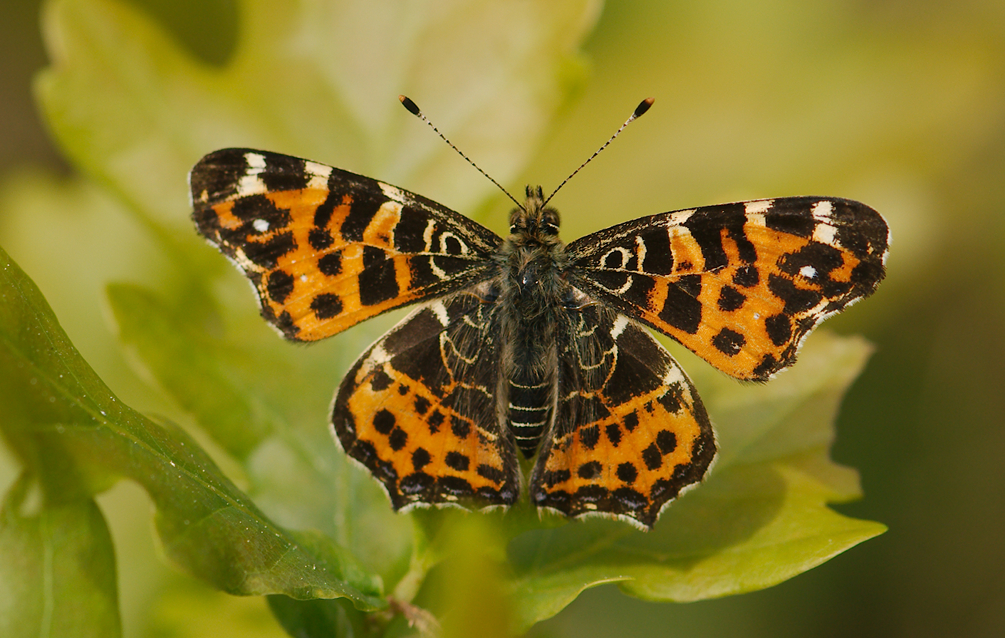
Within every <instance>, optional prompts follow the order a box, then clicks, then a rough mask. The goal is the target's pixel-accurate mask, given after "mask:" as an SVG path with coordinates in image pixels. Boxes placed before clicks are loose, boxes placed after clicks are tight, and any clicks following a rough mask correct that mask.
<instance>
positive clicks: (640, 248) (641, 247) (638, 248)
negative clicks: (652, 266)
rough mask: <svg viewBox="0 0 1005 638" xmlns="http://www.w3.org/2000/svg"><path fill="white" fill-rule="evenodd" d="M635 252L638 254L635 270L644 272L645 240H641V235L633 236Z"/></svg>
mask: <svg viewBox="0 0 1005 638" xmlns="http://www.w3.org/2000/svg"><path fill="white" fill-rule="evenodd" d="M635 254H636V255H638V258H639V262H638V266H637V267H636V270H638V271H639V272H645V271H646V269H645V263H646V242H644V241H642V237H639V236H636V237H635Z"/></svg>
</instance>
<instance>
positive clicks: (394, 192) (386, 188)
mask: <svg viewBox="0 0 1005 638" xmlns="http://www.w3.org/2000/svg"><path fill="white" fill-rule="evenodd" d="M377 184H379V185H380V190H381V192H382V193H384V196H385V197H387V198H388V199H393V200H394V201H396V202H402V203H404V201H405V194H404V193H402V192H401V190H400V189H398V188H395V187H394V186H391V185H390V184H385V183H384V182H377Z"/></svg>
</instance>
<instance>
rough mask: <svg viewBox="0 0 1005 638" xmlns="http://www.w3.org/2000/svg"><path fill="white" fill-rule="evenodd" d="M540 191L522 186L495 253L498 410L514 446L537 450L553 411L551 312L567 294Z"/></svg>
mask: <svg viewBox="0 0 1005 638" xmlns="http://www.w3.org/2000/svg"><path fill="white" fill-rule="evenodd" d="M543 204H544V198H543V196H542V193H541V188H540V187H538V188H537V189H531V188H530V187H528V188H527V199H526V201H525V203H524V206H523V207H522V208H518V209H515V210H514V211H513V212H512V214H511V215H510V236H509V237H508V238H506V240H505V241H504V242H503V245H502V246H501V247H500V249H499V260H500V262H501V263H500V266H501V269H500V270H501V273H500V278H499V290H500V301H501V304H500V306H499V308H500V323H501V328H502V331H501V332H502V344H503V352H504V356H503V379H504V381H505V384H504V388H503V389H504V392H505V395H506V401H505V402H503V407H504V409H505V411H506V414H507V417H508V418H507V421H508V423H509V427H510V430H511V432H512V433H513V436H514V438H515V440H516V444H517V447H519V448H520V450H521V451H522V452H523V454H524V456H526V457H528V458H529V457H531V456H533V455H534V454H535V452H536V451H537V447H538V443H539V442H540V440H541V436H542V435H543V434H544V432H545V431H546V430H547V427H548V424H549V423H550V421H551V416H552V412H553V405H554V396H555V383H556V370H557V367H558V366H557V348H556V341H555V330H556V312H558V311H559V310H560V309H561V307H562V303H563V300H564V299H565V298H567V297H568V296H569V294H570V290H571V289H570V286H569V284H568V283H566V281H565V278H564V277H563V269H564V266H565V264H564V255H565V252H564V249H565V246H564V244H562V242H561V240H560V239H559V238H558V227H559V216H558V212H557V211H556V210H555V209H553V208H546V207H545V206H544V205H543Z"/></svg>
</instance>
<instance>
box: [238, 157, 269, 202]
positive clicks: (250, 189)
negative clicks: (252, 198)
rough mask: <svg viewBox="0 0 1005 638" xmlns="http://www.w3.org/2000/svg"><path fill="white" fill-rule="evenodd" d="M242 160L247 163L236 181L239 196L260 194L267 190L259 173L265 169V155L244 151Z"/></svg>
mask: <svg viewBox="0 0 1005 638" xmlns="http://www.w3.org/2000/svg"><path fill="white" fill-rule="evenodd" d="M244 161H245V162H247V164H248V170H247V172H245V174H244V175H242V176H241V179H240V181H238V182H237V193H238V195H241V196H248V195H261V194H262V193H265V192H268V190H269V189H268V188H266V186H265V182H263V181H262V178H261V177H259V175H260V174H261V173H262V171H263V170H265V156H264V155H261V154H260V153H245V154H244Z"/></svg>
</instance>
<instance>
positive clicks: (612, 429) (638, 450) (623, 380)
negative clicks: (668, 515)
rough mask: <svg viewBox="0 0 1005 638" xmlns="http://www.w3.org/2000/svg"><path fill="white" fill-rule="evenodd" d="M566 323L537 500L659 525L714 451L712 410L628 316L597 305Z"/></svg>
mask: <svg viewBox="0 0 1005 638" xmlns="http://www.w3.org/2000/svg"><path fill="white" fill-rule="evenodd" d="M559 323H560V326H559V329H558V334H559V335H560V338H559V344H558V345H559V361H560V364H559V365H560V374H559V376H558V378H559V386H558V403H557V411H556V416H555V420H554V425H553V426H552V429H551V431H549V432H548V434H547V435H546V437H545V440H544V442H543V443H542V447H541V451H540V455H539V457H538V460H537V464H536V466H535V468H534V473H533V475H532V478H531V487H530V490H531V499H532V500H533V502H534V503H535V504H536V505H538V506H540V507H548V508H551V509H555V510H558V511H560V512H562V513H563V514H566V515H567V516H578V515H581V514H589V513H603V514H607V515H611V514H613V515H615V516H618V517H621V518H624V519H627V520H630V521H632V522H636V523H637V524H641V526H643V527H652V525H653V524H654V523H655V522H656V518H657V517H658V516H659V513H660V510H662V508H663V506H664V505H666V504H667V503H668V502H669V501H671V500H673V499H674V498H676V497H677V496H678V494H679V493H680V492H681V490H683V489H686V488H687V487H689V486H691V485H693V484H695V483H697V482H698V481H700V480H701V479H702V477H703V476H704V475H705V472H706V470H707V469H708V467H709V465H710V464H711V463H712V459H713V458H714V457H715V450H716V445H715V436H714V434H713V432H712V424H711V423H710V422H709V418H708V414H707V413H706V411H705V407H704V406H703V405H702V403H701V399H699V398H698V393H697V392H696V391H695V389H694V386H693V385H691V381H690V380H689V379H688V378H687V376H686V375H685V374H684V372H683V371H682V370H681V368H680V366H679V365H678V364H677V362H676V361H674V360H673V358H672V357H671V356H670V354H669V353H668V352H667V351H666V349H665V348H664V347H663V346H662V345H660V343H659V342H657V341H656V340H655V339H653V337H652V336H651V335H650V334H649V333H648V332H647V331H646V330H645V329H644V328H642V327H641V326H639V325H638V324H637V323H635V322H634V321H632V320H631V319H629V318H628V317H626V316H625V315H623V314H620V313H616V312H614V311H613V310H611V309H610V308H607V307H604V306H601V305H597V304H590V305H585V306H584V307H582V308H581V309H578V310H577V311H576V312H574V313H568V314H562V315H561V316H560V320H559Z"/></svg>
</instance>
